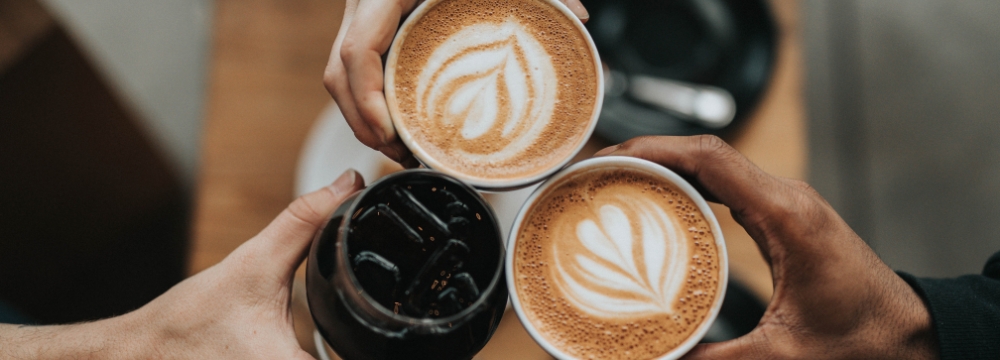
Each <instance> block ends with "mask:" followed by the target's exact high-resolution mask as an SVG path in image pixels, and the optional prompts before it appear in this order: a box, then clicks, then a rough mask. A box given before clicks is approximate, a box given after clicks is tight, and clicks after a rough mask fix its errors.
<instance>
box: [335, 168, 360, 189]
mask: <svg viewBox="0 0 1000 360" xmlns="http://www.w3.org/2000/svg"><path fill="white" fill-rule="evenodd" d="M357 180H358V172H357V171H355V170H354V169H347V171H344V173H343V174H341V175H340V177H338V178H337V180H334V181H333V184H331V185H330V188H331V189H332V190H333V192H334V193H336V194H337V195H341V194H345V193H347V192H349V191H351V190H353V189H354V182H355V181H357Z"/></svg>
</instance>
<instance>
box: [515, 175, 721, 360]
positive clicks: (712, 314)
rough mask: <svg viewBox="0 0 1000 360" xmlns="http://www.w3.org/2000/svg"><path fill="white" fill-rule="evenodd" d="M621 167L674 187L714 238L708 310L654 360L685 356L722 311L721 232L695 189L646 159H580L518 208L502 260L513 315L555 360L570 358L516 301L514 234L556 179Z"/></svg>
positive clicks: (705, 203)
mask: <svg viewBox="0 0 1000 360" xmlns="http://www.w3.org/2000/svg"><path fill="white" fill-rule="evenodd" d="M622 168H632V169H637V170H640V171H643V172H645V173H647V174H651V175H654V176H657V177H659V178H661V179H662V180H664V181H667V182H669V183H671V184H673V185H674V186H676V187H677V189H679V190H680V191H681V192H683V193H684V194H685V195H687V197H689V198H690V199H691V200H692V201H693V203H694V204H695V205H696V206H697V208H698V210H699V211H700V212H701V213H702V214H703V215H704V218H705V220H706V221H707V222H708V224H709V226H710V228H711V231H712V233H713V237H714V238H715V245H716V249H717V257H718V263H719V279H718V288H717V292H716V298H715V299H714V301H713V302H712V305H711V308H710V311H709V312H708V313H707V314H706V316H705V319H704V320H703V321H702V322H701V323H700V324H699V325H698V326H697V328H696V329H695V330H694V331H693V332H692V333H691V335H689V337H688V338H687V339H685V340H684V341H683V342H682V343H680V344H679V345H678V346H676V347H674V348H673V349H672V350H670V351H668V352H667V353H665V354H663V355H661V356H659V357H657V358H656V359H660V360H672V359H678V358H680V357H681V356H683V355H684V354H686V353H687V352H688V351H690V350H691V349H692V348H693V347H694V346H695V345H697V344H698V342H699V341H700V340H701V339H702V338H703V337H704V336H705V333H706V332H708V329H709V327H711V325H712V323H713V322H714V321H715V319H716V317H717V316H718V314H719V311H720V309H721V308H722V300H723V298H725V293H726V285H727V283H728V278H729V275H728V274H729V269H728V266H729V261H728V257H727V255H726V244H725V241H724V239H723V236H722V230H721V228H720V227H719V222H718V220H717V219H716V217H715V214H714V213H713V212H712V209H711V208H709V206H708V203H707V202H706V201H705V199H704V198H703V197H702V196H701V194H699V193H698V191H697V190H695V189H694V187H693V186H691V184H689V183H688V182H687V181H686V180H684V179H683V178H681V177H680V175H677V174H676V173H674V172H673V171H671V170H669V169H667V168H664V167H662V166H660V165H658V164H655V163H653V162H650V161H647V160H642V159H638V158H632V157H622V156H607V157H599V158H592V159H588V160H584V161H582V162H579V163H577V164H574V165H572V166H570V167H568V168H565V169H563V170H562V171H560V172H558V173H556V174H555V175H554V176H552V177H551V178H549V179H548V180H547V181H546V182H544V183H542V184H541V186H539V187H538V189H536V190H535V191H534V193H532V194H531V196H529V197H528V199H527V201H526V202H525V204H524V205H523V206H522V207H521V211H520V212H519V213H518V215H517V217H516V218H515V220H514V225H513V228H512V229H511V230H510V233H509V235H508V240H507V247H508V251H507V258H506V260H505V261H506V263H505V265H506V270H505V271H506V276H507V287H508V289H509V292H510V300H511V303H512V305H513V307H514V310H515V313H516V314H517V317H518V319H519V320H520V321H521V324H522V325H524V328H525V329H526V330H527V332H528V334H529V335H530V336H531V338H532V339H534V340H535V342H537V343H538V344H539V345H540V346H541V347H542V348H543V349H545V351H546V352H548V353H549V354H550V355H552V356H553V357H555V358H557V359H572V358H573V356H571V355H569V354H566V353H565V352H564V351H562V350H560V349H559V348H557V347H555V346H553V345H552V344H550V343H549V342H548V341H547V340H546V339H545V338H544V337H543V336H542V335H541V334H540V332H539V331H538V330H537V329H536V328H535V325H534V324H533V323H532V322H531V320H530V319H529V318H528V316H527V315H526V314H525V311H524V309H523V307H522V304H521V300H520V299H519V294H518V288H517V286H516V284H515V274H514V269H515V268H514V261H515V255H516V253H517V246H518V244H517V243H518V233H519V232H520V230H521V227H522V225H523V222H524V221H525V217H526V216H527V215H528V211H529V210H530V209H531V208H532V207H534V205H535V202H536V201H538V200H539V198H540V197H541V196H543V195H545V194H546V193H547V191H548V190H549V189H550V188H552V187H553V186H557V185H559V184H560V183H561V181H560V180H562V179H564V178H566V177H568V176H574V175H576V174H579V173H581V172H583V171H589V170H594V169H622Z"/></svg>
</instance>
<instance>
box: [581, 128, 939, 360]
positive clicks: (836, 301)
mask: <svg viewBox="0 0 1000 360" xmlns="http://www.w3.org/2000/svg"><path fill="white" fill-rule="evenodd" d="M606 155H622V156H633V157H638V158H643V159H647V160H650V161H653V162H656V163H659V164H661V165H663V166H666V167H668V168H670V169H672V170H674V171H676V172H677V173H679V174H680V175H681V176H684V177H686V178H687V179H689V180H690V181H691V182H692V183H693V185H695V186H696V187H699V191H701V192H702V194H704V195H706V197H707V198H709V199H712V200H713V201H716V200H717V201H718V202H721V203H722V204H724V205H726V206H728V207H729V209H730V211H731V213H732V215H733V218H734V219H736V221H737V222H738V223H739V224H740V225H742V226H743V227H744V228H745V229H746V230H747V232H748V233H749V234H750V236H751V237H752V238H753V239H754V241H756V242H757V246H758V247H759V248H760V251H761V253H762V254H763V255H764V259H765V260H767V262H768V263H769V264H770V266H771V276H772V278H773V279H774V295H773V297H772V298H771V303H770V304H769V305H768V307H767V311H766V312H765V314H764V317H763V318H762V319H761V321H760V323H759V324H758V325H757V328H756V329H754V330H753V331H752V332H750V333H749V334H747V335H746V336H743V337H740V338H738V339H734V340H730V341H726V342H721V343H715V344H702V345H699V346H697V347H695V348H694V349H693V350H692V351H691V352H690V353H689V354H688V355H687V356H686V357H685V359H692V360H693V359H730V358H739V359H933V358H937V357H938V349H937V339H936V338H935V335H934V333H933V329H932V325H931V316H930V313H929V312H928V310H927V307H926V305H925V304H924V303H923V301H922V300H921V299H920V297H919V296H918V295H917V294H916V292H914V291H913V289H912V288H910V287H909V286H908V285H907V284H906V283H905V282H904V281H903V280H902V279H901V278H900V277H899V276H898V275H896V274H895V273H894V272H893V271H892V270H891V269H889V267H888V266H886V265H885V263H883V262H882V261H881V260H880V259H879V258H878V256H877V255H876V254H875V253H874V252H873V251H872V250H871V248H869V247H868V245H867V244H865V243H864V241H862V240H861V238H859V237H858V236H857V235H856V234H855V233H854V231H853V230H851V228H850V227H849V226H848V225H847V223H845V222H844V221H843V219H841V218H840V216H839V215H837V213H836V211H835V210H834V209H833V208H832V207H831V206H830V205H829V204H828V203H827V202H826V201H825V200H824V199H823V198H822V197H821V196H820V195H819V193H817V192H816V191H815V190H813V189H812V188H811V187H810V186H809V185H808V184H806V183H805V182H802V181H798V180H792V179H785V178H779V177H775V176H771V175H769V174H767V173H765V172H764V171H763V170H761V169H760V168H758V167H757V166H755V165H754V164H753V163H751V162H750V161H749V160H748V159H747V158H745V157H743V155H741V154H740V153H738V152H736V150H734V149H733V148H731V147H729V145H727V144H726V143H725V142H723V141H722V140H721V139H719V138H718V137H714V136H696V137H641V138H636V139H632V140H630V141H628V142H625V143H623V144H621V145H616V146H612V147H609V148H607V149H604V150H601V151H600V152H598V153H597V156H606Z"/></svg>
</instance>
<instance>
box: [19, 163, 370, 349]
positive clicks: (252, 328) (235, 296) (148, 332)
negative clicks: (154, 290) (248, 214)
mask: <svg viewBox="0 0 1000 360" xmlns="http://www.w3.org/2000/svg"><path fill="white" fill-rule="evenodd" d="M362 187H364V180H363V179H362V178H361V176H360V175H359V174H358V173H357V172H355V171H348V172H346V173H344V174H343V175H341V176H340V177H339V178H338V179H337V180H336V181H334V183H333V184H332V185H330V186H327V187H325V188H323V189H321V190H318V191H316V192H313V193H310V194H307V195H304V196H302V197H300V198H298V199H296V200H295V201H294V202H292V203H291V205H289V206H288V208H287V209H285V210H284V211H283V212H282V213H281V214H280V215H278V217H277V218H275V219H274V221H272V222H271V224H270V225H268V226H267V227H266V228H264V230H262V231H261V232H260V234H257V236H254V237H253V238H251V239H250V240H248V241H247V242H245V243H243V245H241V246H240V247H238V248H237V249H236V250H234V251H233V252H232V253H231V254H229V256H227V257H226V258H225V259H224V260H222V262H220V263H218V264H216V265H215V266H212V267H211V268H208V269H206V270H205V271H202V272H200V273H198V274H197V275H195V276H192V277H190V278H188V279H186V280H184V281H182V282H181V283H179V284H177V285H175V286H174V287H173V288H171V289H170V290H168V291H167V292H166V293H164V294H163V295H160V296H159V297H157V298H156V299H154V300H153V301H151V302H150V303H148V304H146V305H145V306H143V307H142V308H139V309H138V310H136V311H133V312H130V313H128V314H125V315H122V316H118V317H113V318H109V319H105V320H100V321H94V322H89V323H82V324H73V325H60V326H17V325H0V359H8V358H13V359H312V357H311V356H310V355H309V354H308V353H306V352H305V351H303V350H302V348H301V347H299V344H298V342H297V340H296V338H295V331H294V328H293V327H292V313H291V289H292V280H293V277H294V275H295V270H296V269H297V268H298V266H299V264H301V263H302V260H303V259H305V256H306V254H307V252H308V249H309V245H310V244H311V242H312V239H313V237H314V236H315V234H316V232H317V231H319V229H320V228H321V226H323V223H324V222H325V221H327V219H328V218H329V217H330V215H331V214H332V213H333V211H334V210H335V209H336V207H337V206H339V204H340V203H341V201H343V199H344V198H345V197H347V196H348V195H350V194H352V193H353V192H355V191H357V190H360V189H361V188H362ZM123 271H127V269H123Z"/></svg>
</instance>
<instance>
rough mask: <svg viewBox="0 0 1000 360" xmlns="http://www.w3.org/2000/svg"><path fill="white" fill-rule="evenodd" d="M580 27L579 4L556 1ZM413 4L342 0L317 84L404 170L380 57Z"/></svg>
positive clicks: (368, 142) (357, 132)
mask: <svg viewBox="0 0 1000 360" xmlns="http://www.w3.org/2000/svg"><path fill="white" fill-rule="evenodd" d="M560 1H562V2H563V3H565V4H566V5H567V7H569V9H570V10H571V11H572V12H573V13H574V14H576V15H577V17H579V18H580V20H581V21H584V22H586V21H587V20H588V19H589V18H590V15H589V14H588V13H587V9H585V8H584V7H583V4H581V3H580V0H560ZM420 2H421V1H418V0H347V6H346V8H345V9H344V19H343V20H342V21H341V23H340V32H339V33H337V40H336V41H334V43H333V49H332V50H331V51H330V60H329V62H328V63H327V65H326V71H325V72H324V74H323V84H324V85H326V90H327V91H329V92H330V95H332V96H333V98H334V100H336V101H337V105H338V106H339V107H340V111H341V112H342V113H343V114H344V118H346V119H347V123H348V125H350V126H351V130H353V131H354V136H355V137H357V138H358V140H359V141H361V143H362V144H365V146H368V147H370V148H372V149H375V150H378V151H380V152H382V153H383V154H385V155H386V156H388V157H389V158H390V159H393V160H395V161H396V162H399V163H400V164H402V165H403V166H405V167H416V166H417V165H419V164H418V163H417V161H416V160H415V159H414V158H413V154H411V153H410V151H409V150H408V149H407V148H406V146H405V145H403V142H402V141H400V139H399V137H398V136H397V135H396V129H395V128H394V127H393V125H392V120H391V119H390V118H389V108H388V107H387V106H386V103H385V94H384V93H383V82H384V79H383V74H382V72H383V67H384V64H383V61H382V57H383V56H384V55H385V54H386V52H388V51H389V45H391V44H392V39H393V38H394V37H395V35H396V30H398V29H399V25H400V24H401V23H402V21H403V20H404V19H405V18H406V16H407V15H409V14H410V12H411V11H413V9H414V8H416V7H417V5H419V3H420Z"/></svg>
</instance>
